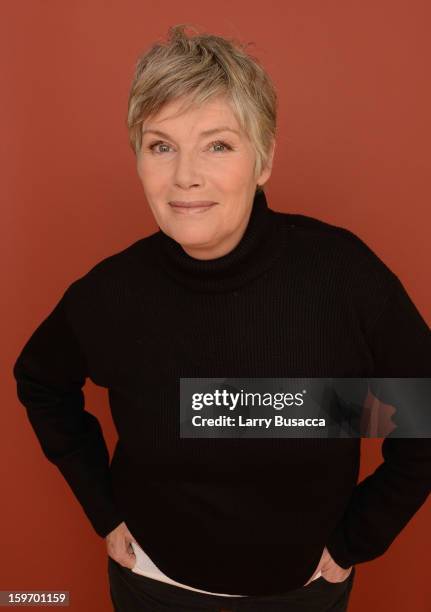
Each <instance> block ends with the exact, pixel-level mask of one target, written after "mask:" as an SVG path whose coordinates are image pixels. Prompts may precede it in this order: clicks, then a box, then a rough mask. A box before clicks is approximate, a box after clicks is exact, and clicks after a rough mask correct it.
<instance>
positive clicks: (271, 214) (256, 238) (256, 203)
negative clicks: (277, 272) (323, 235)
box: [157, 191, 283, 292]
mask: <svg viewBox="0 0 431 612" xmlns="http://www.w3.org/2000/svg"><path fill="white" fill-rule="evenodd" d="M276 217H277V213H276V212H275V211H273V210H271V209H270V208H268V204H267V200H266V197H265V193H264V192H263V191H257V192H256V193H255V196H254V199H253V205H252V210H251V214H250V217H249V220H248V224H247V227H246V230H245V232H244V234H243V235H242V237H241V240H240V241H239V243H238V244H237V245H236V246H235V247H234V248H233V249H232V250H231V251H229V252H228V253H226V254H225V255H222V256H221V257H216V258H215V259H205V260H203V259H197V258H195V257H191V256H190V255H188V253H186V251H184V249H183V248H182V246H181V245H180V244H179V243H178V242H176V241H175V240H173V239H172V238H171V237H170V236H168V235H167V234H165V233H164V232H162V230H160V228H159V231H158V232H157V237H158V241H157V242H158V246H159V255H160V263H161V265H162V267H163V269H164V270H165V271H166V273H167V274H168V275H169V276H171V277H172V278H173V279H174V280H176V281H177V282H179V283H180V284H182V285H183V286H185V287H187V288H189V289H192V290H194V291H199V292H226V291H232V290H234V289H237V288H239V287H240V286H242V285H244V284H246V283H247V282H249V281H250V280H252V279H253V278H256V277H257V276H259V275H260V274H262V273H263V272H265V270H267V269H268V268H269V267H270V266H271V265H272V263H273V262H275V260H276V259H277V258H278V256H279V255H280V254H281V250H282V247H283V240H282V236H281V225H282V224H281V223H280V221H279V220H278V222H277V219H276Z"/></svg>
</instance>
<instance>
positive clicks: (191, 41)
mask: <svg viewBox="0 0 431 612" xmlns="http://www.w3.org/2000/svg"><path fill="white" fill-rule="evenodd" d="M187 27H191V28H192V29H193V30H194V31H195V32H197V30H196V28H195V27H194V26H190V24H178V25H175V26H172V27H170V28H169V30H168V41H167V43H164V42H157V43H155V44H154V45H153V46H152V47H151V48H150V49H149V50H147V51H146V52H145V53H144V54H143V55H141V56H140V57H139V59H138V61H137V63H136V68H135V73H134V76H133V81H132V85H131V89H130V93H129V100H128V114H127V128H128V130H129V141H130V146H131V147H132V149H133V151H134V153H135V154H136V155H138V153H139V151H140V150H141V146H142V123H143V122H144V121H146V120H147V119H148V118H149V117H151V116H154V115H155V114H157V113H158V112H159V110H160V109H161V108H162V107H163V106H164V105H165V104H167V103H168V102H170V101H172V100H175V99H178V98H182V97H185V103H184V108H186V106H187V108H189V107H190V106H192V105H196V106H199V105H201V104H202V103H204V102H206V101H208V100H209V99H211V98H213V97H216V96H219V95H223V96H225V97H226V99H227V101H228V103H229V104H230V105H231V108H232V111H233V112H234V115H235V117H236V118H237V121H238V123H239V125H240V127H241V128H242V130H243V131H244V132H245V133H246V134H247V135H248V138H249V140H250V141H251V143H252V145H253V148H254V149H255V152H256V160H255V165H254V176H255V177H256V178H257V177H259V176H260V174H261V173H262V171H263V169H264V168H265V166H266V165H267V163H268V157H269V154H270V151H271V144H272V141H273V139H275V132H276V119H277V95H276V91H275V88H274V86H273V84H272V81H271V79H270V77H269V75H268V74H267V73H266V71H265V70H264V68H263V67H262V66H261V64H260V63H259V60H257V59H256V58H255V57H253V56H252V55H250V54H249V53H247V52H246V51H245V48H246V46H247V45H246V44H242V43H238V42H236V41H235V40H233V39H227V38H223V37H221V36H216V35H214V34H207V33H201V34H199V32H197V34H196V36H193V37H187V35H186V33H185V29H186V28H187ZM257 188H258V190H262V188H261V187H260V186H258V187H257Z"/></svg>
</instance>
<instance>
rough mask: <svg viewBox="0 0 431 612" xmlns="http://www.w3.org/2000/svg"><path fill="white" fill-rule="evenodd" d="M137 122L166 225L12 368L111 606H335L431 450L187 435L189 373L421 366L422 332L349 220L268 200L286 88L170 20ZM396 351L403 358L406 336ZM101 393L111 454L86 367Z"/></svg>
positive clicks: (393, 522) (56, 318) (101, 278)
mask: <svg viewBox="0 0 431 612" xmlns="http://www.w3.org/2000/svg"><path fill="white" fill-rule="evenodd" d="M128 128H129V133H130V141H131V145H132V147H133V150H134V151H135V153H136V158H137V170H138V175H139V178H140V180H141V182H142V185H143V188H144V192H145V195H146V198H147V201H148V204H149V206H150V208H151V210H152V212H153V215H154V217H155V219H156V222H157V224H158V226H159V231H158V232H156V233H154V234H152V235H150V236H147V237H145V238H142V239H140V240H138V241H137V242H135V243H133V244H132V245H130V246H129V247H127V248H126V249H124V250H123V251H121V252H119V253H116V254H114V255H111V256H110V257H107V258H106V259H104V260H103V261H101V262H99V263H98V264H97V265H95V266H94V267H93V268H92V269H91V270H90V271H89V272H88V273H87V274H85V275H84V276H83V277H81V278H79V279H77V280H76V281H75V282H73V283H72V284H71V285H70V286H69V287H68V288H67V290H66V291H65V293H64V295H63V296H62V298H61V300H60V301H59V303H58V304H57V305H56V307H55V308H54V310H53V311H52V312H51V313H50V315H49V316H48V317H47V318H46V319H45V320H44V321H43V322H42V324H41V325H40V326H39V328H38V329H37V330H36V331H35V332H34V333H33V335H32V337H31V338H30V340H29V341H28V342H27V344H26V346H25V347H24V348H23V350H22V352H21V354H20V356H19V358H18V359H17V362H16V364H15V367H14V375H15V377H16V380H17V384H18V395H19V398H20V400H21V402H22V403H23V404H24V405H25V406H26V408H27V411H28V415H29V419H30V421H31V424H32V426H33V427H34V429H35V432H36V434H37V436H38V438H39V440H40V442H41V445H42V448H43V451H44V453H45V455H46V457H47V458H48V459H49V460H50V461H52V462H53V463H54V464H55V465H57V466H58V468H59V469H60V470H61V472H62V474H63V475H64V477H65V478H66V479H67V481H68V483H69V485H70V486H71V488H72V490H73V491H74V493H75V495H76V497H77V499H78V501H79V502H80V503H81V505H82V507H83V509H84V511H85V513H86V515H87V516H88V518H89V520H90V521H91V523H92V525H93V527H94V530H95V531H96V533H97V534H98V535H99V536H101V537H103V538H105V540H106V545H107V552H108V568H109V580H110V589H111V597H112V601H113V604H114V609H115V610H118V611H120V610H121V611H127V612H130V611H134V610H151V611H155V610H159V609H160V610H165V609H170V610H175V611H177V612H182V611H187V612H189V611H190V610H241V611H244V612H245V611H247V612H251V611H254V610H256V611H261V612H268V611H278V610H280V611H281V610H286V611H287V610H294V611H301V610H307V611H316V612H317V611H319V612H323V611H325V612H326V611H332V612H336V611H343V610H346V609H347V603H348V599H349V594H350V590H351V588H352V582H353V577H354V572H355V565H357V564H358V563H362V562H366V561H369V560H371V559H375V558H376V557H378V556H380V555H382V554H383V553H384V552H385V550H386V549H387V548H388V546H389V545H390V544H391V542H392V541H393V540H394V539H395V537H396V536H397V535H398V533H399V532H400V531H401V530H402V529H403V528H404V526H405V525H406V524H407V522H408V521H409V520H410V518H411V517H412V516H413V515H414V513H415V512H416V511H417V510H418V508H419V507H420V506H421V505H422V504H423V503H424V501H425V500H426V497H427V495H428V493H429V469H430V465H431V451H430V445H429V444H428V442H427V440H404V439H386V440H385V441H384V443H383V446H382V451H383V456H384V460H385V461H384V462H383V463H382V464H381V465H380V466H379V468H378V469H377V470H376V471H375V472H374V474H372V475H370V476H368V477H367V478H366V479H365V480H363V481H362V482H361V483H360V484H357V478H358V473H359V458H360V457H359V453H360V440H359V439H358V438H343V439H327V438H325V439H324V438H321V439H312V438H296V439H283V438H278V439H277V438H275V437H268V438H257V439H252V438H243V439H238V437H231V438H201V439H191V438H188V439H187V438H183V437H181V435H180V415H179V410H178V407H179V388H180V380H181V379H183V378H206V377H211V378H213V377H214V378H215V377H222V378H223V377H251V378H253V377H256V378H260V377H262V378H271V377H326V376H329V377H333V376H336V377H366V376H369V377H373V376H393V377H397V376H406V377H407V376H412V377H416V376H430V361H431V360H430V356H431V341H430V333H429V328H428V326H427V324H426V323H425V321H424V320H423V318H422V317H421V315H420V314H419V312H418V311H417V309H416V308H415V306H414V305H413V303H412V302H411V300H410V298H409V296H408V295H407V293H406V291H405V289H404V288H403V286H402V284H401V282H400V281H399V279H398V278H397V277H396V275H395V274H394V273H393V272H391V271H390V270H389V269H388V267H387V266H386V265H385V264H384V263H383V262H382V261H381V260H380V259H379V258H378V257H377V255H375V254H374V253H373V252H372V251H371V249H370V248H369V247H367V245H366V244H365V243H364V242H363V241H362V240H361V239H360V238H358V237H357V236H355V235H354V234H353V233H352V232H350V231H349V230H347V229H344V228H341V227H337V226H334V225H331V224H329V223H325V222H323V221H320V220H318V219H314V218H312V217H308V216H305V215H300V214H290V213H281V212H276V211H274V210H272V209H271V208H269V207H268V203H267V199H266V195H265V192H264V191H263V188H262V187H263V185H264V184H265V183H266V182H267V181H268V179H269V177H270V175H271V167H272V162H273V157H274V149H275V128H276V94H275V91H274V89H273V86H272V84H271V81H270V79H269V77H268V75H267V74H266V73H265V71H264V70H263V69H262V67H261V66H260V65H259V63H258V61H257V60H255V59H254V58H252V57H251V56H250V55H248V54H247V53H246V51H245V49H244V48H242V47H241V45H236V44H234V43H233V42H232V41H229V40H226V39H224V38H221V37H217V36H213V35H206V34H202V35H197V36H195V37H190V38H189V37H187V35H186V33H185V30H184V28H183V27H182V26H176V27H174V28H171V30H170V36H169V40H168V42H167V43H166V44H156V45H155V46H153V47H152V48H151V49H150V50H149V51H148V52H147V53H146V54H145V55H144V56H143V57H142V58H141V59H140V60H139V62H138V64H137V67H136V74H135V77H134V81H133V84H132V88H131V92H130V97H129V112H128ZM401 347H402V350H400V348H401ZM87 377H90V378H91V380H92V381H93V382H94V383H95V384H97V385H100V386H103V387H106V388H107V389H108V390H109V401H110V406H111V411H112V416H113V420H114V423H115V426H116V428H117V431H118V443H117V446H116V448H115V453H114V456H113V459H112V463H111V465H109V456H108V452H107V449H106V445H105V441H104V438H103V435H102V431H101V428H100V425H99V422H98V421H97V419H96V418H95V417H94V416H93V415H91V414H90V413H89V412H87V411H86V410H85V409H84V397H83V393H82V386H83V385H84V382H85V379H86V378H87Z"/></svg>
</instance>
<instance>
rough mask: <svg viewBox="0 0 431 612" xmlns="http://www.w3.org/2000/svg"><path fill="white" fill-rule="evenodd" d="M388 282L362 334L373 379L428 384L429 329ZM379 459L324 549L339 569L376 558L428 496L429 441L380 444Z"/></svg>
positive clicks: (396, 440)
mask: <svg viewBox="0 0 431 612" xmlns="http://www.w3.org/2000/svg"><path fill="white" fill-rule="evenodd" d="M391 277H392V281H393V288H392V291H391V292H390V294H388V297H387V300H386V302H385V305H384V308H383V310H382V311H381V313H380V315H379V316H378V317H377V319H376V320H375V321H374V323H373V324H372V327H371V328H370V329H368V330H367V332H366V339H367V343H368V345H369V347H370V350H371V353H372V355H373V359H374V370H375V372H374V376H375V377H381V378H390V377H392V378H409V377H412V378H429V377H431V333H430V329H429V327H428V325H427V324H426V322H425V321H424V319H423V318H422V316H421V315H420V313H419V311H418V310H417V309H416V307H415V305H414V304H413V302H412V300H411V299H410V297H409V295H408V294H407V292H406V290H405V289H404V287H403V285H402V284H401V282H400V281H399V279H398V277H396V276H395V275H392V274H391ZM428 386H429V385H428ZM380 399H382V401H384V398H380ZM394 407H396V406H394ZM403 409H405V407H403ZM428 409H429V410H431V404H430V405H428ZM412 411H413V412H414V407H412ZM394 421H395V422H396V417H394ZM382 455H383V459H384V462H383V463H381V464H380V465H379V466H378V468H377V469H376V470H375V471H374V473H373V474H371V475H369V476H368V477H367V478H365V479H364V480H362V481H361V482H360V483H359V484H358V485H357V486H356V488H355V489H354V491H353V494H352V496H351V499H350V502H349V505H348V507H347V509H346V511H345V514H344V516H343V518H342V520H341V521H340V523H339V524H338V525H337V527H336V529H335V530H334V532H333V533H332V535H331V537H330V539H329V542H328V543H327V548H328V550H329V552H330V554H331V556H332V557H333V559H334V560H335V562H336V563H337V564H338V565H340V566H341V567H343V568H348V567H350V566H351V565H354V564H356V563H361V562H364V561H370V560H371V559H374V558H376V557H378V556H380V555H382V554H383V553H384V552H385V551H386V550H387V549H388V547H389V546H390V544H391V543H392V542H393V540H394V539H395V538H396V536H397V535H398V534H399V533H400V532H401V531H402V529H403V528H404V527H405V526H406V525H407V523H408V522H409V521H410V519H411V518H412V517H413V515H414V514H415V513H416V512H417V511H418V510H419V508H420V507H421V506H422V505H423V504H424V502H425V501H426V499H427V497H428V495H429V493H430V491H431V438H416V439H415V438H395V437H388V438H385V439H384V441H383V443H382Z"/></svg>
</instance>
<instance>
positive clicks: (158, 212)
mask: <svg viewBox="0 0 431 612" xmlns="http://www.w3.org/2000/svg"><path fill="white" fill-rule="evenodd" d="M182 102H183V100H181V101H180V100H175V101H173V102H171V103H169V104H166V106H165V107H164V108H163V109H162V110H161V111H160V112H159V114H158V115H156V116H154V117H153V118H151V119H150V120H148V121H146V122H144V124H143V126H142V127H143V130H142V131H143V135H142V147H141V151H140V152H139V154H138V156H137V170H138V174H139V178H140V180H141V182H142V185H143V187H144V192H145V196H146V198H147V201H148V204H149V206H150V208H151V210H152V212H153V215H154V217H155V219H156V222H157V224H158V226H159V227H160V229H161V230H162V231H163V232H164V233H165V234H167V235H168V236H170V237H171V238H173V239H174V240H175V241H176V242H178V243H179V244H180V245H181V246H182V247H183V249H184V251H186V253H188V254H189V255H190V256H192V257H195V258H197V259H213V258H216V257H221V256H222V255H224V254H226V253H228V252H229V251H231V250H232V249H233V248H234V247H235V246H236V245H237V244H238V242H239V241H240V239H241V237H242V235H243V233H244V231H245V229H246V227H247V223H248V219H249V216H250V213H251V208H252V204H253V199H254V194H255V190H256V184H257V183H258V184H259V185H263V184H264V183H265V182H266V181H267V180H268V178H269V176H270V174H271V165H272V157H273V154H274V148H275V143H274V145H273V148H272V153H271V156H270V162H269V164H268V167H267V168H265V169H264V171H263V172H262V174H261V175H260V177H257V178H256V179H255V178H254V176H253V169H254V162H255V152H254V149H253V148H252V145H251V142H250V141H249V140H248V138H247V135H246V134H245V133H243V132H241V130H240V127H239V124H238V122H237V120H236V118H235V115H234V113H233V112H232V110H231V108H230V106H229V105H228V103H227V102H226V101H225V100H224V98H222V97H220V98H217V99H213V100H211V101H209V102H207V103H206V104H205V105H202V106H200V107H199V108H191V107H190V108H188V109H187V110H186V111H185V112H183V113H182V114H181V115H177V112H178V109H179V107H180V104H181V103H182ZM220 128H224V129H223V130H220ZM226 128H230V129H231V130H234V131H230V130H227V129H226ZM150 130H158V131H160V132H162V134H156V133H154V132H151V131H150ZM209 130H211V131H212V130H214V132H213V133H208V134H205V132H206V131H209ZM219 130H220V131H219ZM196 202H207V203H208V202H211V203H212V204H211V205H210V206H207V207H201V208H186V207H184V206H183V207H180V206H177V207H175V206H174V203H178V204H180V203H183V204H187V203H188V204H192V203H196Z"/></svg>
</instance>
